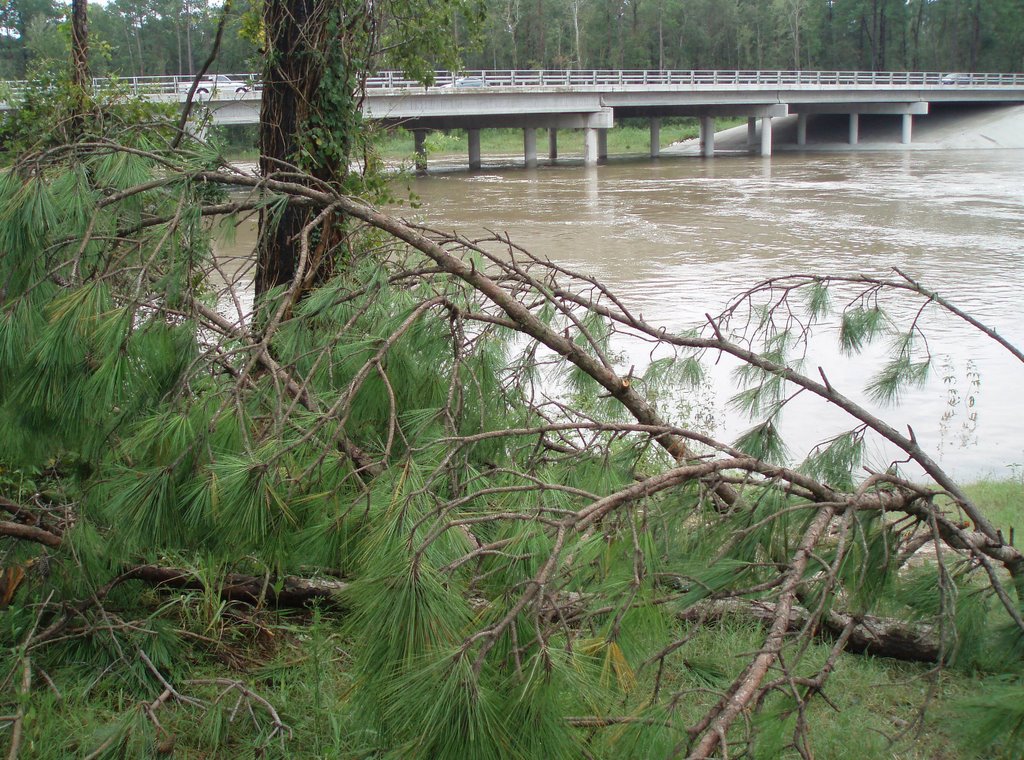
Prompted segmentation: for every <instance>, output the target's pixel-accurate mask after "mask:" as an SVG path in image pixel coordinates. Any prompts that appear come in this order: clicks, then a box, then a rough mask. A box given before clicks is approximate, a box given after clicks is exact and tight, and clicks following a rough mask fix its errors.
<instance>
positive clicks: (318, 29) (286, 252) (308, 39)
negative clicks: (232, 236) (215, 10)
mask: <svg viewBox="0 0 1024 760" xmlns="http://www.w3.org/2000/svg"><path fill="white" fill-rule="evenodd" d="M326 5H327V4H326V3H325V2H322V1H321V0H267V2H265V3H264V5H263V22H264V26H265V28H266V34H267V56H266V64H265V67H264V72H263V95H262V101H261V104H260V173H261V174H262V175H263V176H264V177H268V176H270V175H272V174H281V173H288V172H290V171H294V167H295V166H296V159H297V156H298V152H299V144H300V140H301V134H302V129H303V125H304V124H305V123H306V121H307V119H308V118H309V116H310V109H311V106H312V104H313V103H314V102H315V100H316V93H317V90H318V89H319V86H320V80H321V78H322V74H323V70H324V67H323V61H322V56H323V47H324V40H325V30H326V28H327V24H326V19H327V12H328V11H327V8H326ZM308 221H309V212H308V211H306V210H305V209H301V208H296V207H287V208H285V209H284V210H283V211H282V212H281V213H280V214H276V213H275V212H273V211H264V212H263V213H262V214H261V218H260V242H259V257H258V261H257V268H256V295H257V296H260V295H262V294H263V293H265V292H267V291H268V290H270V289H272V288H274V287H276V286H278V285H284V284H286V283H289V282H291V281H292V279H293V278H294V277H295V270H296V266H297V265H298V258H299V257H298V250H299V246H298V245H297V241H298V239H299V237H300V235H301V233H302V229H303V227H304V226H305V225H306V224H307V222H308Z"/></svg>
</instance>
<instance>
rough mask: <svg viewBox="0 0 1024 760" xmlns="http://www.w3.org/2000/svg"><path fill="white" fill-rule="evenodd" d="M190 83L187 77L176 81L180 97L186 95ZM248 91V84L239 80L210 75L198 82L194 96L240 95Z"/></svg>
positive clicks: (190, 86) (190, 85)
mask: <svg viewBox="0 0 1024 760" xmlns="http://www.w3.org/2000/svg"><path fill="white" fill-rule="evenodd" d="M192 81H193V80H192V79H191V78H189V77H181V78H180V79H179V80H178V92H180V93H181V94H182V95H187V94H188V91H189V90H190V89H191V88H192ZM249 89H250V88H249V84H248V83H247V82H243V81H242V80H240V79H232V78H231V77H228V76H224V75H223V74H212V75H209V76H205V77H203V78H202V79H200V80H199V86H198V87H196V95H209V94H210V93H212V92H219V93H221V94H224V93H229V92H230V93H234V94H236V95H241V94H242V93H245V92H249Z"/></svg>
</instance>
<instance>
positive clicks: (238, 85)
mask: <svg viewBox="0 0 1024 760" xmlns="http://www.w3.org/2000/svg"><path fill="white" fill-rule="evenodd" d="M434 80H435V81H434V84H433V86H432V87H430V88H428V90H433V89H447V88H456V89H460V88H480V87H502V88H513V87H591V88H592V87H658V86H661V87H684V88H694V89H700V88H715V87H730V88H742V87H755V88H757V87H766V88H775V87H794V88H806V89H831V88H839V87H886V88H890V87H891V88H904V87H907V88H909V87H950V86H953V87H1016V88H1024V74H998V73H970V74H968V73H963V74H960V73H955V74H943V73H940V72H935V71H747V70H715V71H648V70H639V69H638V70H603V69H591V70H582V69H576V70H504V71H489V70H469V71H459V72H453V71H438V72H436V73H435V77H434ZM192 82H193V77H190V76H184V75H179V76H152V77H120V78H109V79H101V78H96V79H93V87H94V89H95V90H96V91H105V90H106V91H109V90H115V91H116V90H118V89H121V90H124V91H127V92H130V93H132V94H136V95H151V96H171V95H174V96H177V97H178V98H184V97H185V95H186V94H187V93H188V92H189V89H190V88H191V86H192ZM29 86H30V83H29V82H26V81H8V82H6V83H3V84H2V88H3V89H4V90H5V91H6V92H7V93H10V94H12V95H17V94H19V93H20V92H22V91H24V90H25V89H27V88H28V87H29ZM365 88H366V90H367V91H375V90H406V89H417V90H420V91H422V90H423V85H422V84H421V83H419V82H417V81H414V80H412V79H409V78H407V77H406V76H405V75H404V74H403V73H402V72H400V71H381V72H378V73H376V74H374V75H372V76H369V77H367V79H366V84H365ZM261 90H262V82H260V80H259V76H258V75H256V74H226V75H216V76H210V77H205V78H203V79H201V80H200V84H199V87H198V88H197V93H198V95H199V96H200V98H203V99H207V98H209V97H210V96H211V95H217V96H219V97H221V98H223V97H243V96H245V95H247V94H249V93H259V92H260V91H261ZM0 99H2V98H0Z"/></svg>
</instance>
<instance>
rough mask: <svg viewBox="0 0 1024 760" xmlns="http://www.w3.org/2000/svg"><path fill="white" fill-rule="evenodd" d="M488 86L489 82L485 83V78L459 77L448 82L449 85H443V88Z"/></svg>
mask: <svg viewBox="0 0 1024 760" xmlns="http://www.w3.org/2000/svg"><path fill="white" fill-rule="evenodd" d="M486 85H487V82H485V81H484V78H483V77H458V78H457V79H454V80H452V81H451V82H448V84H443V85H441V87H442V88H444V87H485V86H486Z"/></svg>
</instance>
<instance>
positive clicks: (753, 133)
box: [747, 116, 757, 150]
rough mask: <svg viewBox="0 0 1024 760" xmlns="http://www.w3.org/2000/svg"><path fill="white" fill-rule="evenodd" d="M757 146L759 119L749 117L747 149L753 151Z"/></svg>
mask: <svg viewBox="0 0 1024 760" xmlns="http://www.w3.org/2000/svg"><path fill="white" fill-rule="evenodd" d="M755 145H757V117H756V116H748V117H747V149H748V150H753V149H754V146H755Z"/></svg>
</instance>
